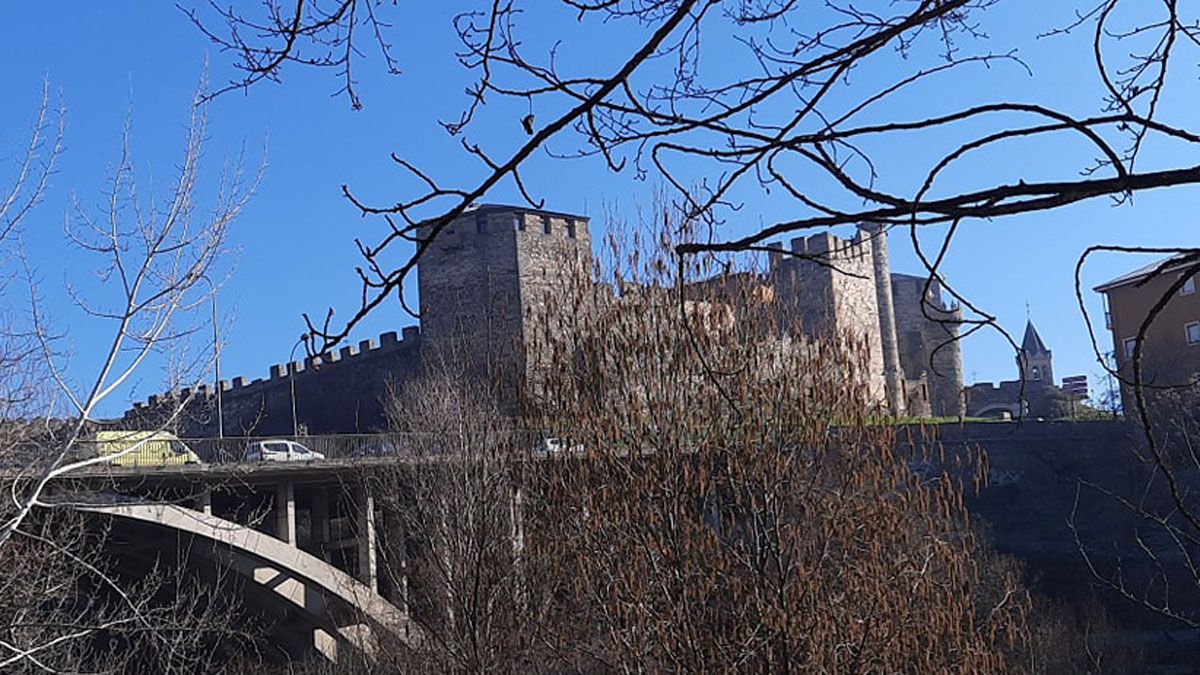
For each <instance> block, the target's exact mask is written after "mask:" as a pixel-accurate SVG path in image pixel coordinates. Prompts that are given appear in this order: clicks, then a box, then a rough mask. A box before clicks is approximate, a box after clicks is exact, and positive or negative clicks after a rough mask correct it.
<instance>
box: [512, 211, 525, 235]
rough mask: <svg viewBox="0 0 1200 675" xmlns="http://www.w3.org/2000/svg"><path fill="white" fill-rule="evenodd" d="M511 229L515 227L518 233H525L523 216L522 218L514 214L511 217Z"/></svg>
mask: <svg viewBox="0 0 1200 675" xmlns="http://www.w3.org/2000/svg"><path fill="white" fill-rule="evenodd" d="M513 227H515V228H516V229H517V231H518V232H524V231H525V216H523V215H521V214H519V213H518V214H516V215H515V216H513Z"/></svg>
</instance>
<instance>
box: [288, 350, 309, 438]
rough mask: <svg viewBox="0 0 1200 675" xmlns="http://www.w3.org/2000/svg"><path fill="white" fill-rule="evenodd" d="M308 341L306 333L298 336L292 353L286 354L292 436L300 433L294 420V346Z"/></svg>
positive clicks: (298, 426) (298, 425)
mask: <svg viewBox="0 0 1200 675" xmlns="http://www.w3.org/2000/svg"><path fill="white" fill-rule="evenodd" d="M307 342H308V333H304V334H303V335H301V336H300V339H299V340H296V344H294V345H292V353H291V354H289V355H288V383H289V384H290V385H291V389H292V436H293V437H296V436H299V435H300V424H299V423H298V422H297V420H296V347H299V346H300V345H301V344H304V343H307Z"/></svg>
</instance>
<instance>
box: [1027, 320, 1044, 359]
mask: <svg viewBox="0 0 1200 675" xmlns="http://www.w3.org/2000/svg"><path fill="white" fill-rule="evenodd" d="M1021 351H1023V352H1027V353H1029V354H1049V353H1050V350H1049V349H1046V343H1045V342H1042V336H1041V335H1038V332H1037V329H1036V328H1034V327H1033V322H1032V321H1029V322H1027V323H1026V324H1025V339H1024V340H1021Z"/></svg>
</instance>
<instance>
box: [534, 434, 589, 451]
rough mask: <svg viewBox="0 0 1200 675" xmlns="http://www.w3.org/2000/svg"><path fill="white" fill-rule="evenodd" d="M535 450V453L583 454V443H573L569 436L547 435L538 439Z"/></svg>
mask: <svg viewBox="0 0 1200 675" xmlns="http://www.w3.org/2000/svg"><path fill="white" fill-rule="evenodd" d="M533 452H534V454H535V455H565V454H572V455H582V454H583V445H582V444H580V443H572V442H571V439H569V438H555V437H547V438H543V439H542V440H540V441H538V444H537V446H536V447H534V449H533Z"/></svg>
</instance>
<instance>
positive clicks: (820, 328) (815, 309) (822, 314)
mask: <svg viewBox="0 0 1200 675" xmlns="http://www.w3.org/2000/svg"><path fill="white" fill-rule="evenodd" d="M871 246H872V241H871V238H870V237H869V236H868V235H867V234H866V233H864V232H862V231H859V232H858V233H856V235H855V237H854V238H853V239H850V240H847V239H842V238H840V237H837V236H834V235H833V234H832V233H829V232H822V233H818V234H814V235H811V236H808V237H800V238H796V239H792V241H791V252H792V254H793V255H790V256H789V255H786V254H785V253H782V252H772V253H771V255H770V265H771V268H770V269H771V272H770V280H771V284H772V286H773V287H774V289H775V293H776V297H777V298H779V299H780V302H781V306H782V307H783V308H785V309H784V311H785V312H786V313H788V314H789V315H790V316H787V317H784V320H785V321H786V320H787V319H789V318H790V319H792V320H796V321H799V322H800V325H801V328H802V330H803V332H804V333H805V334H807V335H810V336H828V335H833V336H837V337H838V339H840V340H843V341H844V342H845V344H846V345H847V346H848V347H849V348H850V349H855V348H862V349H863V350H864V352H865V353H864V356H865V359H864V360H865V363H864V365H865V369H866V373H865V384H866V386H867V387H868V388H869V390H870V395H871V397H872V398H874V399H876V400H883V399H884V395H885V389H886V386H885V377H884V362H883V351H882V348H881V343H882V336H881V333H880V326H879V305H878V301H877V297H876V287H875V275H874V268H873V265H872V258H871Z"/></svg>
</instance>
